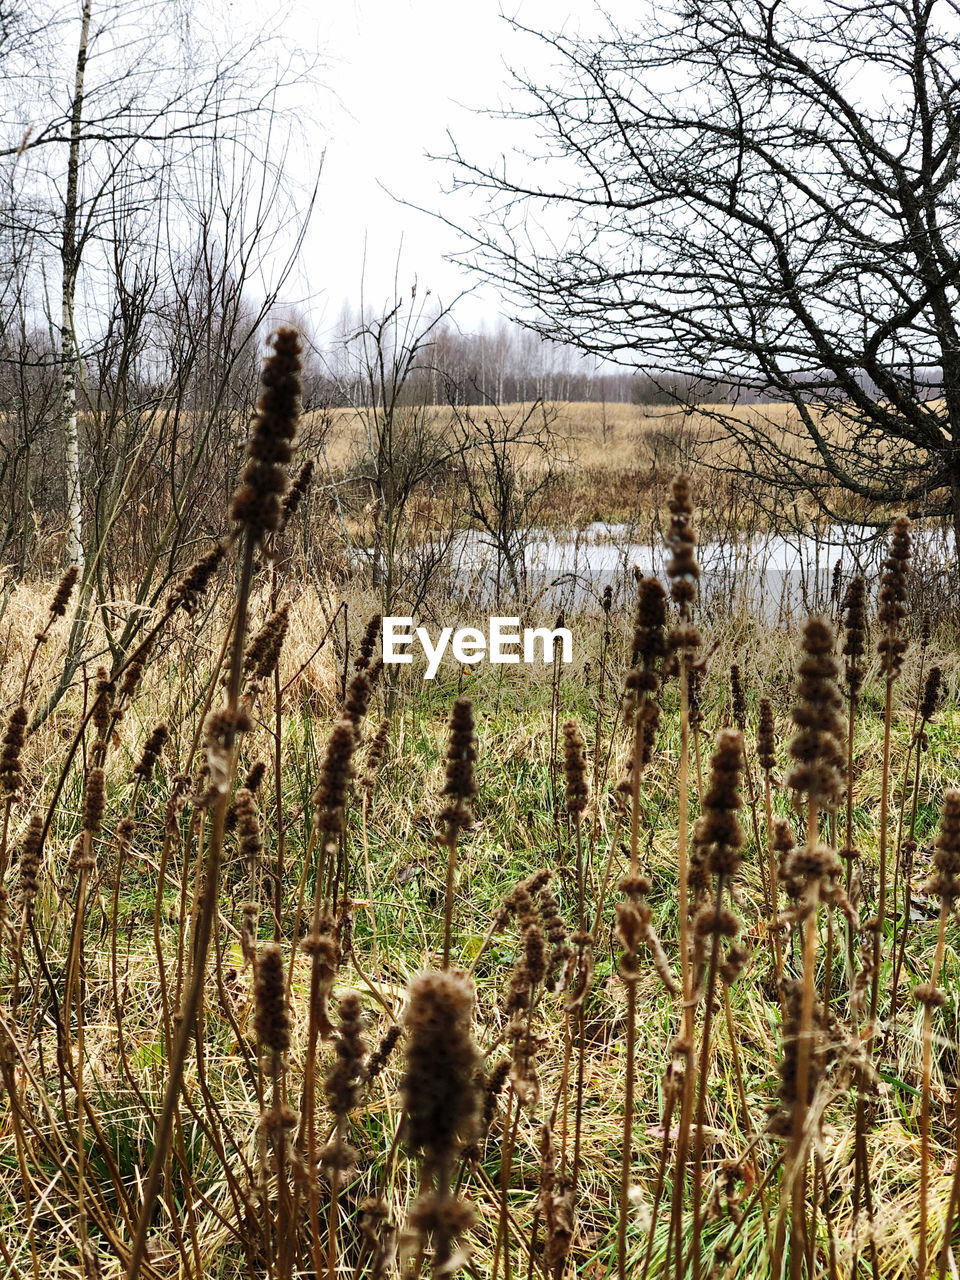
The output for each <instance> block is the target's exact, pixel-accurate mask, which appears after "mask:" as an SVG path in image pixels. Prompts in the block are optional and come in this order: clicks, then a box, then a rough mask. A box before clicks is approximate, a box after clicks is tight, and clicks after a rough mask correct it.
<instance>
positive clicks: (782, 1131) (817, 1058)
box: [769, 978, 824, 1137]
mask: <svg viewBox="0 0 960 1280" xmlns="http://www.w3.org/2000/svg"><path fill="white" fill-rule="evenodd" d="M781 993H782V1001H783V1011H784V1013H783V1061H782V1063H781V1067H780V1088H779V1090H778V1093H779V1096H780V1102H779V1105H778V1106H776V1107H774V1108H773V1109H772V1112H771V1117H770V1126H769V1129H770V1132H771V1133H772V1134H775V1135H776V1136H778V1137H787V1136H788V1135H789V1134H791V1133H792V1132H793V1128H794V1124H793V1119H794V1111H795V1109H796V1108H797V1107H798V1106H799V1105H800V1098H799V1096H798V1085H799V1082H798V1079H797V1066H798V1061H799V1056H800V1053H799V1044H800V1034H801V1026H802V1011H803V983H802V982H798V981H796V980H795V979H792V978H791V979H786V980H784V982H783V983H782V984H781ZM812 1027H813V1036H814V1042H813V1045H812V1046H811V1051H810V1054H809V1061H808V1074H807V1089H806V1098H807V1100H809V1099H810V1098H812V1097H813V1096H814V1093H815V1092H816V1089H817V1085H818V1084H819V1083H820V1080H821V1079H822V1077H823V1068H824V1062H823V1053H822V1049H821V1046H822V1042H823V1033H824V1016H823V1005H822V1004H821V1003H820V1001H819V1000H815V1001H814V1006H813V1017H812Z"/></svg>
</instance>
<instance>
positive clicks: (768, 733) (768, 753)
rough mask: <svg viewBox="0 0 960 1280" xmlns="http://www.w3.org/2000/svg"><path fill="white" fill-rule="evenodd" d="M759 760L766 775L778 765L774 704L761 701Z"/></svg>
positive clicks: (758, 731) (758, 734) (763, 699)
mask: <svg viewBox="0 0 960 1280" xmlns="http://www.w3.org/2000/svg"><path fill="white" fill-rule="evenodd" d="M757 759H758V760H759V761H760V768H761V769H762V770H763V771H764V773H772V772H773V770H774V766H775V765H776V763H777V737H776V728H775V725H774V720H773V703H772V702H771V701H770V699H769V698H761V699H760V721H759V724H758V725H757Z"/></svg>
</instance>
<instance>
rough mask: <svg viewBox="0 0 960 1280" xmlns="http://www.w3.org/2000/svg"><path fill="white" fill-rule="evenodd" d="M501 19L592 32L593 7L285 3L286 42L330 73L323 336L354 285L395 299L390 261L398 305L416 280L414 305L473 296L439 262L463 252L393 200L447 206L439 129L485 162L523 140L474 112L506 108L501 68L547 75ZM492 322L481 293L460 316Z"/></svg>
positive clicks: (318, 229)
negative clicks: (427, 294) (431, 298)
mask: <svg viewBox="0 0 960 1280" xmlns="http://www.w3.org/2000/svg"><path fill="white" fill-rule="evenodd" d="M258 8H260V6H258V4H257V0H231V3H230V9H231V10H232V11H233V12H235V13H237V15H238V17H239V16H241V15H242V18H243V19H245V18H247V17H249V16H250V15H252V14H255V13H256V12H257V11H258ZM501 8H502V9H503V11H504V12H507V13H509V14H510V15H511V16H514V17H516V18H518V19H519V20H520V21H522V22H524V23H525V24H527V25H529V26H531V27H533V28H535V29H536V28H538V27H542V28H543V29H545V30H551V29H556V28H557V27H560V26H566V27H567V28H568V29H569V28H570V27H571V26H576V25H584V26H590V25H592V24H593V22H595V21H596V18H595V16H594V12H593V6H592V4H591V3H590V0H580V3H579V4H578V3H577V0H554V2H553V3H551V2H550V0H503V3H501V0H341V2H340V3H333V4H327V5H324V6H322V7H321V6H320V5H318V4H317V3H316V0H292V2H291V3H290V5H289V10H288V16H287V18H286V20H285V21H284V23H283V26H282V27H281V32H282V33H283V34H284V35H285V36H286V38H287V39H288V40H289V41H290V43H291V44H294V45H297V46H299V47H300V48H301V49H303V50H304V52H307V53H309V52H316V53H318V54H319V55H320V57H321V59H322V60H323V62H324V64H325V66H324V67H323V68H322V69H321V70H320V71H319V72H318V76H317V79H318V81H319V82H320V85H321V86H326V89H324V88H322V87H321V89H320V90H319V91H318V92H317V94H316V96H315V99H314V100H313V101H312V102H311V103H310V104H309V105H310V110H311V114H312V115H313V116H314V118H315V119H317V120H319V121H320V124H321V133H320V135H319V136H317V137H316V139H315V141H314V142H313V143H312V147H313V150H314V158H316V157H317V156H319V154H320V153H321V152H322V151H323V150H324V148H325V149H326V160H325V163H324V168H323V174H322V178H321V183H320V192H319V208H318V209H317V211H316V213H315V215H314V221H313V226H312V230H311V233H310V237H309V242H308V244H307V247H306V252H305V255H304V269H303V284H302V287H303V289H304V292H305V293H309V294H313V295H315V296H316V298H317V300H316V301H315V302H314V303H313V305H312V307H311V310H312V313H313V318H314V323H315V325H316V328H317V329H318V330H323V329H324V328H325V327H326V326H332V325H333V324H334V323H335V321H336V319H337V316H338V315H339V313H340V310H341V308H342V306H343V305H344V303H345V302H350V303H351V304H352V305H354V306H356V305H357V304H358V302H359V298H360V292H361V281H365V296H366V299H367V301H368V302H369V303H370V305H371V306H373V307H377V306H379V305H380V304H381V303H382V302H384V301H386V300H387V299H388V298H390V297H392V295H393V287H394V276H395V272H396V267H397V261H398V254H399V255H400V258H399V262H400V266H399V272H398V273H397V283H398V286H399V288H400V289H401V290H402V291H403V292H404V293H405V292H406V291H407V290H408V289H409V285H410V282H411V281H412V280H413V278H414V277H416V278H417V280H418V287H419V290H420V292H421V295H422V292H423V291H424V290H425V289H428V288H429V289H432V290H433V293H434V295H435V296H438V297H439V298H440V299H441V300H442V301H444V302H448V301H451V300H452V299H453V298H454V297H455V296H456V295H457V294H458V293H460V292H462V291H463V290H464V289H465V288H469V287H470V286H471V285H473V284H475V280H474V279H473V278H472V277H470V276H469V275H467V274H465V273H464V272H463V271H461V270H460V269H458V268H456V267H454V266H453V265H451V264H448V263H445V262H444V261H443V258H444V255H445V254H447V253H450V252H452V251H454V250H455V249H456V248H457V247H458V241H457V237H456V235H455V233H454V232H452V231H450V230H449V229H447V228H445V227H443V226H442V225H441V224H440V223H438V222H437V221H435V220H434V219H432V218H431V217H430V216H429V215H425V214H421V213H418V212H416V211H414V210H413V209H410V208H407V207H405V206H404V205H402V204H400V203H398V202H397V201H396V200H394V199H393V198H392V197H391V195H390V194H388V192H391V193H393V195H395V196H397V197H399V198H400V199H401V200H406V201H409V202H410V203H412V204H415V205H418V206H421V207H423V208H426V209H437V208H439V207H441V206H442V204H443V201H444V197H443V188H444V186H445V185H449V182H450V170H449V167H448V166H445V165H443V164H442V163H438V162H431V161H429V160H428V159H427V158H426V155H427V153H431V152H432V153H434V154H444V153H445V152H446V151H447V150H448V148H449V143H448V139H447V136H446V134H447V130H449V131H450V132H451V133H452V134H453V135H454V137H456V139H457V141H458V143H460V145H461V147H462V148H463V150H464V152H465V153H466V154H471V155H475V156H478V157H482V158H486V159H492V158H494V157H495V156H496V155H498V154H499V153H500V151H502V150H503V149H504V146H509V145H510V144H511V143H512V142H514V141H519V140H520V139H521V138H522V134H521V133H520V129H519V128H518V127H516V126H514V127H512V129H510V130H509V131H508V129H507V126H505V125H504V123H503V122H497V121H491V120H489V119H485V118H484V117H482V116H480V115H478V114H477V111H476V110H474V109H475V108H484V107H486V108H490V107H496V106H497V105H498V104H499V103H501V102H504V101H506V100H508V98H509V96H510V94H509V83H510V77H509V72H508V70H507V67H506V65H505V64H507V63H509V64H511V65H514V66H517V67H518V68H524V67H525V68H528V69H529V70H531V71H534V72H536V71H543V70H545V69H547V67H548V65H549V60H548V58H547V56H546V54H545V51H544V48H543V46H542V45H541V44H540V43H539V42H537V41H535V40H532V39H530V38H528V37H524V36H523V35H521V34H518V33H516V32H514V31H512V30H511V28H510V27H509V26H508V24H507V23H506V22H505V21H504V20H503V19H502V18H501V17H500V12H501ZM504 140H505V141H504ZM384 188H386V190H384ZM446 207H447V209H448V212H449V210H450V207H449V205H448V206H446ZM497 314H498V302H497V299H496V298H495V297H494V296H493V295H492V294H491V293H489V292H488V293H487V294H486V295H480V296H478V297H476V298H470V299H464V300H463V302H462V303H461V304H460V305H459V306H458V308H457V310H456V315H457V317H458V318H459V320H460V323H461V325H462V326H463V327H465V328H474V327H478V326H479V325H480V324H482V323H484V322H489V321H492V320H494V319H495V318H496V316H497Z"/></svg>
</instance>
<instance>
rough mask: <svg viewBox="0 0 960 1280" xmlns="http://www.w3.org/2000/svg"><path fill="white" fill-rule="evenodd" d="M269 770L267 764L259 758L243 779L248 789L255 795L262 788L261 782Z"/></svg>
mask: <svg viewBox="0 0 960 1280" xmlns="http://www.w3.org/2000/svg"><path fill="white" fill-rule="evenodd" d="M266 772H267V766H266V764H264V762H263V761H262V760H258V761H257V762H256V763H255V764H252V765H251V766H250V770H249V772H248V773H247V776H246V777H245V778H244V780H243V785H244V786H245V787H246V789H247V790H248V791H252V792H253V793H254V795H256V793H257V792H258V791H259V790H260V784H261V782H263V779H264V777H265V775H266Z"/></svg>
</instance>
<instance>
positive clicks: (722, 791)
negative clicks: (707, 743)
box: [696, 729, 743, 879]
mask: <svg viewBox="0 0 960 1280" xmlns="http://www.w3.org/2000/svg"><path fill="white" fill-rule="evenodd" d="M742 770H743V735H742V734H741V732H740V730H739V729H721V730H720V732H719V733H718V734H717V739H716V744H715V746H714V750H713V755H712V756H711V759H710V782H709V785H708V787H707V790H706V792H705V794H704V797H703V815H702V821H701V822H700V823H699V824H698V828H697V837H696V838H697V841H698V843H699V844H700V845H701V846H702V847H703V850H704V856H705V862H706V867H707V871H708V872H709V873H710V874H711V875H714V876H723V877H724V878H726V879H729V878H730V877H732V876H735V875H736V873H737V871H738V869H739V867H740V861H741V857H742V854H741V849H742V848H743V831H742V829H741V827H740V823H739V821H738V819H737V810H738V809H739V808H740V807H741V804H742V801H741V799H740V776H741V773H742Z"/></svg>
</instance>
